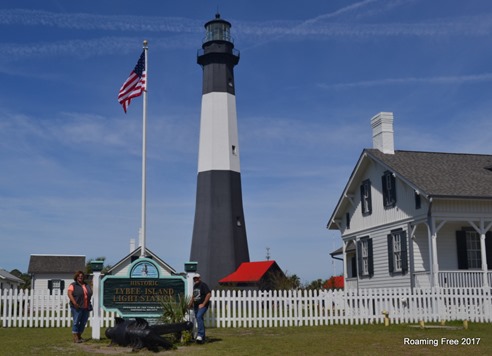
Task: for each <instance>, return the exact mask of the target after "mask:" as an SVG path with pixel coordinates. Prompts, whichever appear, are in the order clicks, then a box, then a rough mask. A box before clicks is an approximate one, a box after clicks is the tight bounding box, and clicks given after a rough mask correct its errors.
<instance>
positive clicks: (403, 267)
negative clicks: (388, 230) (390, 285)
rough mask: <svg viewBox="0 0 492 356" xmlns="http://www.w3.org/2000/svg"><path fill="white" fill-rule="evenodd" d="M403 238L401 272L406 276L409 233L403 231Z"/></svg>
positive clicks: (401, 234)
mask: <svg viewBox="0 0 492 356" xmlns="http://www.w3.org/2000/svg"><path fill="white" fill-rule="evenodd" d="M400 236H401V272H402V273H403V274H406V273H407V272H408V256H407V250H408V248H407V245H408V244H407V232H406V231H402V232H401V233H400Z"/></svg>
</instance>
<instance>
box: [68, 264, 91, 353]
mask: <svg viewBox="0 0 492 356" xmlns="http://www.w3.org/2000/svg"><path fill="white" fill-rule="evenodd" d="M84 279H85V275H84V272H82V271H77V272H76V273H75V275H74V276H73V280H74V282H73V283H72V284H70V286H69V287H68V298H70V310H71V311H72V317H73V326H72V334H73V342H76V343H79V342H83V341H85V340H84V339H82V333H83V332H84V329H85V324H87V320H88V319H89V313H90V310H92V307H91V298H92V289H91V287H90V286H89V285H88V284H86V283H85V281H84Z"/></svg>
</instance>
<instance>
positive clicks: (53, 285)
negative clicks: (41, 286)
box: [48, 279, 65, 293]
mask: <svg viewBox="0 0 492 356" xmlns="http://www.w3.org/2000/svg"><path fill="white" fill-rule="evenodd" d="M48 289H49V290H50V293H53V292H59V293H61V292H63V290H64V289H65V281H63V280H61V279H50V280H49V281H48Z"/></svg>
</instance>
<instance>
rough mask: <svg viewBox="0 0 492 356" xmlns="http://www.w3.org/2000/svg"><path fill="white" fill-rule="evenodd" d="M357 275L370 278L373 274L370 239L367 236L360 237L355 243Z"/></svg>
mask: <svg viewBox="0 0 492 356" xmlns="http://www.w3.org/2000/svg"><path fill="white" fill-rule="evenodd" d="M357 261H358V272H359V273H358V274H359V276H361V277H362V278H363V277H372V276H373V274H374V267H373V266H374V263H373V253H372V239H370V238H369V236H366V237H361V238H360V240H359V241H357Z"/></svg>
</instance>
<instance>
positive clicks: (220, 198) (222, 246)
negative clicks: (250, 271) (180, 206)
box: [190, 171, 249, 288]
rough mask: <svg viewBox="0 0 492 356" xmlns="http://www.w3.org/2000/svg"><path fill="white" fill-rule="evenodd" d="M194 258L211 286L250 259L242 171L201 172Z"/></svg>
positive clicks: (193, 244) (192, 254)
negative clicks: (242, 189)
mask: <svg viewBox="0 0 492 356" xmlns="http://www.w3.org/2000/svg"><path fill="white" fill-rule="evenodd" d="M195 209H196V210H195V222H194V227H193V240H192V244H191V256H190V260H191V261H197V262H198V272H199V273H200V274H201V275H202V276H203V277H202V278H203V279H204V280H205V282H206V283H208V284H209V286H210V287H211V288H214V287H216V286H218V281H219V280H220V279H222V278H223V277H225V276H227V275H228V274H230V273H232V272H234V271H235V270H236V269H237V267H239V265H240V264H241V263H243V262H249V252H248V242H247V238H246V226H245V223H244V213H243V201H242V192H241V174H240V173H238V172H234V171H206V172H200V173H198V186H197V195H196V208H195Z"/></svg>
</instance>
